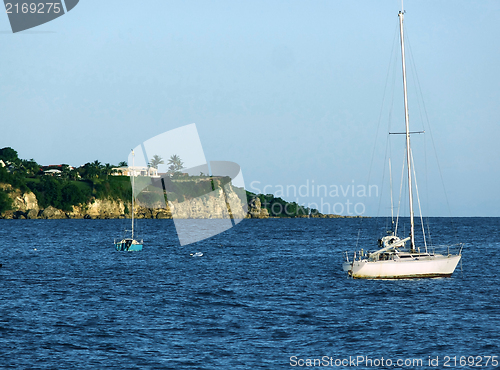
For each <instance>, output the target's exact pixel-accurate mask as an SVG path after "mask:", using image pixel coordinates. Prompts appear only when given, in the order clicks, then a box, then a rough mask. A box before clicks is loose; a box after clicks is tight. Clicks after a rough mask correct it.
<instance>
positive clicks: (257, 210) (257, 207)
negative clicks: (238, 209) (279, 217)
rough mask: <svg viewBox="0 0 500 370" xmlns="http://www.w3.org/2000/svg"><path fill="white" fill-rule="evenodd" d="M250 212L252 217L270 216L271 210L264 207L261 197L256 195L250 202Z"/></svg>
mask: <svg viewBox="0 0 500 370" xmlns="http://www.w3.org/2000/svg"><path fill="white" fill-rule="evenodd" d="M248 214H249V215H250V217H251V218H269V211H268V210H267V209H266V208H262V204H261V202H260V199H259V198H257V197H255V198H253V199H251V200H250V202H249V203H248Z"/></svg>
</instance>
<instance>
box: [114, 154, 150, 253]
mask: <svg viewBox="0 0 500 370" xmlns="http://www.w3.org/2000/svg"><path fill="white" fill-rule="evenodd" d="M134 159H135V153H134V151H133V150H132V172H131V176H132V202H131V203H132V204H131V208H132V217H131V219H132V228H131V230H125V232H127V231H130V233H131V236H130V238H127V237H124V238H123V239H121V240H120V241H119V242H117V241H116V240H115V242H114V243H115V248H116V250H117V251H126V252H136V251H142V246H143V240H141V241H138V240H135V239H134V213H135V211H134V203H135V194H134V192H135V186H134V185H135V169H134V164H135V163H134Z"/></svg>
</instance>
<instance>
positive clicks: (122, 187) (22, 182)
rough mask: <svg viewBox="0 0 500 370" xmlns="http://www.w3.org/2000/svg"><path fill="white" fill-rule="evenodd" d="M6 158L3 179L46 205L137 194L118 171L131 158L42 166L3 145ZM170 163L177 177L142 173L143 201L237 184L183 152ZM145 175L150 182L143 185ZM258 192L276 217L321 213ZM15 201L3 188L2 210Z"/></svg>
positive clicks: (0, 171) (0, 156)
mask: <svg viewBox="0 0 500 370" xmlns="http://www.w3.org/2000/svg"><path fill="white" fill-rule="evenodd" d="M0 160H2V161H3V163H4V166H2V165H1V163H0V183H3V184H10V185H11V186H12V187H13V188H14V189H19V190H20V191H21V192H22V193H25V192H28V191H32V192H33V193H34V194H35V196H36V198H37V200H38V204H39V206H40V207H41V208H46V207H48V206H53V207H55V208H59V209H62V210H63V211H66V212H68V211H71V210H72V207H73V206H77V205H84V204H86V203H88V202H90V201H92V199H94V198H95V199H114V200H118V199H120V200H123V201H128V200H129V199H130V198H131V197H132V187H131V184H130V178H129V176H120V175H116V170H114V168H116V167H124V166H126V165H127V163H126V162H120V164H119V166H113V165H111V164H109V163H106V164H102V163H101V162H99V161H98V160H95V161H93V162H89V163H86V164H85V165H83V166H81V167H79V168H78V169H72V168H71V167H70V166H69V165H67V164H63V165H59V166H49V167H43V170H42V166H40V165H39V164H37V163H36V162H35V160H33V159H30V160H24V159H20V158H19V157H18V154H17V152H16V151H15V150H14V149H12V148H3V149H0ZM163 163H164V162H163V159H162V158H161V157H160V156H157V155H155V156H153V158H152V159H151V161H150V163H149V166H150V167H154V168H157V167H158V165H160V164H163ZM168 165H169V167H168V169H169V171H168V173H169V174H170V176H171V177H168V176H167V177H163V178H162V179H151V178H141V177H138V178H137V180H136V187H137V188H139V189H141V190H142V192H141V193H140V194H139V196H138V200H139V202H141V203H143V204H150V205H154V204H158V203H162V202H163V199H162V198H164V199H166V200H168V201H172V202H173V201H177V202H183V201H185V200H186V199H192V198H197V197H204V196H208V195H207V194H209V193H210V192H213V191H216V190H218V189H220V188H223V187H224V186H226V185H227V184H231V178H230V177H212V176H208V175H204V174H203V173H200V176H188V175H186V174H182V173H181V170H182V168H183V165H184V164H183V162H182V160H181V158H180V157H179V156H178V155H173V156H171V157H170V159H169V161H168ZM51 169H52V170H57V171H56V172H55V173H54V176H50V175H48V174H46V173H45V172H44V171H47V170H51ZM110 175H115V176H110ZM141 181H145V183H144V184H143V185H141V183H140V182H141ZM151 181H152V183H151ZM230 186H231V185H230ZM164 190H165V193H164ZM254 198H259V200H260V203H261V207H262V208H265V209H267V211H268V212H269V216H271V217H301V216H307V215H314V214H317V213H318V211H317V210H315V209H309V208H307V207H303V206H300V205H299V204H297V203H294V202H291V203H290V202H287V201H285V200H283V199H281V198H276V197H274V195H272V194H267V195H263V194H259V195H257V194H253V193H251V192H247V200H248V201H249V202H250V201H251V200H252V199H254ZM11 206H12V200H11V198H10V197H9V196H8V193H7V191H6V190H0V213H1V212H5V211H7V210H10V209H11Z"/></svg>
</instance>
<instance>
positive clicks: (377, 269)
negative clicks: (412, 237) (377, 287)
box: [344, 255, 461, 279]
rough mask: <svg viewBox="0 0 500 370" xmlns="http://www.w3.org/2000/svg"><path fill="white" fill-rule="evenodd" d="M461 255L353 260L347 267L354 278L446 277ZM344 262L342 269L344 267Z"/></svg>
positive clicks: (453, 269) (449, 274)
mask: <svg viewBox="0 0 500 370" xmlns="http://www.w3.org/2000/svg"><path fill="white" fill-rule="evenodd" d="M460 258H461V255H450V256H443V255H436V256H428V257H424V258H420V259H412V260H410V261H403V260H389V261H368V260H361V261H359V260H358V261H354V262H351V263H350V264H351V266H350V268H349V269H348V271H349V275H350V276H352V277H353V278H355V279H410V278H429V277H448V276H451V274H453V271H455V268H456V267H457V265H458V262H460ZM346 267H347V266H346V265H345V264H344V270H345V269H346Z"/></svg>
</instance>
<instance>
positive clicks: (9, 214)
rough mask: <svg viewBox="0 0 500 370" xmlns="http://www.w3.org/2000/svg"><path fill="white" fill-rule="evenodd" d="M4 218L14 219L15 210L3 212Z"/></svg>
mask: <svg viewBox="0 0 500 370" xmlns="http://www.w3.org/2000/svg"><path fill="white" fill-rule="evenodd" d="M3 218H4V219H5V220H13V219H14V212H13V211H5V212H4V213H3Z"/></svg>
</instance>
